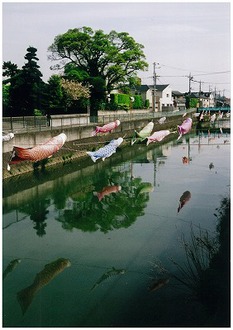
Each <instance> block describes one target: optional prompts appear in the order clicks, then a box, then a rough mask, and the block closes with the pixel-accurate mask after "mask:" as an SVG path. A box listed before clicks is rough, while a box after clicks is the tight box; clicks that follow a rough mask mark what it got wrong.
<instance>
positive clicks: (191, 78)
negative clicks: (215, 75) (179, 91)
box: [188, 73, 193, 95]
mask: <svg viewBox="0 0 233 330" xmlns="http://www.w3.org/2000/svg"><path fill="white" fill-rule="evenodd" d="M188 78H189V95H190V94H191V81H192V80H193V76H191V73H189V76H188Z"/></svg>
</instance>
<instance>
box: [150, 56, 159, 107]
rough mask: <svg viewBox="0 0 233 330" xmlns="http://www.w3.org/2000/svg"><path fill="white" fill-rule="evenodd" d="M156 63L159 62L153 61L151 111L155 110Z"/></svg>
mask: <svg viewBox="0 0 233 330" xmlns="http://www.w3.org/2000/svg"><path fill="white" fill-rule="evenodd" d="M156 64H159V63H156V62H154V63H153V85H154V86H153V93H152V110H153V112H156V79H157V75H156V72H155V66H156Z"/></svg>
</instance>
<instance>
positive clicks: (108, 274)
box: [91, 267, 126, 290]
mask: <svg viewBox="0 0 233 330" xmlns="http://www.w3.org/2000/svg"><path fill="white" fill-rule="evenodd" d="M125 272H126V271H125V269H116V268H114V267H112V268H111V269H110V270H108V271H107V272H106V273H104V274H103V275H102V276H101V277H100V278H99V279H98V280H97V282H96V283H95V284H94V285H93V287H92V288H91V290H94V289H95V288H96V287H97V286H98V285H100V284H101V283H102V282H104V281H106V280H108V279H110V278H111V277H112V276H118V275H124V274H125Z"/></svg>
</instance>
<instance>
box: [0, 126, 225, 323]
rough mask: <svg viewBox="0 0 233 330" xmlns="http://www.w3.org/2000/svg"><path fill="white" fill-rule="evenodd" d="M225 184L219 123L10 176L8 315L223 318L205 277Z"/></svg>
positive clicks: (31, 319)
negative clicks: (213, 127)
mask: <svg viewBox="0 0 233 330" xmlns="http://www.w3.org/2000/svg"><path fill="white" fill-rule="evenodd" d="M229 194H230V134H229V130H225V129H223V130H222V131H221V132H220V130H219V129H217V130H213V131H211V132H209V133H207V132H206V131H197V132H193V133H192V134H190V135H187V136H184V137H182V138H181V139H180V140H179V141H176V139H174V140H172V141H170V142H167V143H164V144H156V143H154V144H150V145H149V146H148V147H147V146H146V145H145V144H140V145H139V144H135V145H133V146H129V147H127V148H124V149H119V150H118V151H117V153H116V154H115V155H113V156H112V157H111V158H109V159H106V160H105V162H102V161H101V160H99V161H97V162H96V163H95V164H94V163H92V161H91V159H88V160H86V161H85V164H83V165H80V164H78V163H71V164H66V165H65V166H64V168H63V169H62V168H60V167H59V168H58V170H57V173H53V172H51V171H49V170H48V171H46V170H44V172H40V171H39V172H35V173H32V174H29V175H27V176H22V177H19V178H16V179H12V180H9V181H8V182H7V183H5V184H4V185H3V271H4V273H3V302H2V303H3V326H5V327H15V326H17V327H60V326H61V327H82V326H83V327H84V326H88V327H96V326H103V327H106V326H107V327H110V326H119V327H122V326H126V327H127V326H135V327H145V326H149V327H150V326H155V327H156V326H163V327H164V326H215V325H216V326H218V325H220V326H226V325H229V324H228V322H229V320H228V319H227V318H226V317H225V316H223V314H222V313H223V312H222V310H219V309H218V307H217V306H216V304H213V303H212V305H211V306H210V303H209V299H208V295H209V292H210V291H208V290H207V289H206V286H201V285H200V278H202V279H203V276H202V275H203V274H206V272H207V271H208V269H209V268H210V265H211V261H212V258H213V256H214V255H217V254H218V252H219V251H220V250H221V249H220V247H219V246H221V242H220V241H219V223H220V220H219V216H218V215H219V213H220V214H222V213H223V211H222V210H223V208H224V205H225V204H224V203H225V201H226V200H228V199H229V197H230V196H229ZM227 230H228V231H229V223H228V224H227ZM190 251H191V252H190ZM213 251H214V252H213ZM225 264H226V265H228V264H229V259H228V257H227V256H226V260H225ZM200 274H201V276H202V277H200ZM223 280H224V279H223ZM215 284H216V285H215V287H218V286H219V284H220V283H215ZM221 285H222V283H221ZM225 286H226V285H225ZM203 287H204V290H203ZM200 288H201V289H200ZM224 289H225V291H221V292H226V294H225V295H223V297H222V296H221V297H220V298H219V296H218V295H217V294H216V295H215V296H214V297H215V298H213V299H216V303H219V302H221V301H223V300H224V299H225V300H227V292H228V290H229V287H224ZM205 290H207V291H206V292H205ZM200 291H201V292H200ZM203 295H204V298H203ZM218 299H223V300H219V301H218Z"/></svg>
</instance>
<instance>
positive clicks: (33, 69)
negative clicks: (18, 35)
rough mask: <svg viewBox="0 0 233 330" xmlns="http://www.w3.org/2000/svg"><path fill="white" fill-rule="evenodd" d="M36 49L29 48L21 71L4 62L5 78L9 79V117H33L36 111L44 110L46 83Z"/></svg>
mask: <svg viewBox="0 0 233 330" xmlns="http://www.w3.org/2000/svg"><path fill="white" fill-rule="evenodd" d="M36 51H37V50H36V48H34V47H28V48H27V53H26V55H25V57H24V58H25V59H26V63H25V64H24V66H23V67H22V69H21V70H19V69H18V68H17V65H15V64H12V63H11V62H4V64H3V68H4V70H5V71H4V76H7V77H9V79H7V82H9V83H10V87H9V104H8V109H7V112H8V113H7V115H9V116H13V115H15V116H17V115H21V116H22V115H28V116H30V115H31V116H32V115H33V113H34V109H36V108H42V99H43V91H44V83H43V81H42V79H41V77H42V74H41V72H40V70H39V66H38V65H37V61H38V58H37V57H36Z"/></svg>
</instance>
